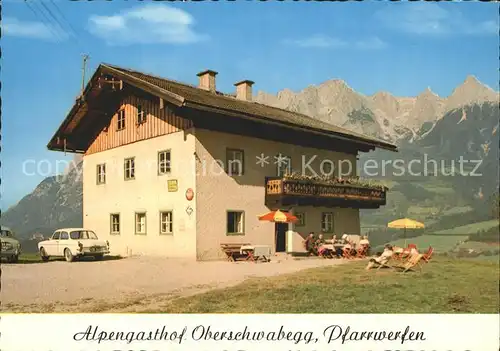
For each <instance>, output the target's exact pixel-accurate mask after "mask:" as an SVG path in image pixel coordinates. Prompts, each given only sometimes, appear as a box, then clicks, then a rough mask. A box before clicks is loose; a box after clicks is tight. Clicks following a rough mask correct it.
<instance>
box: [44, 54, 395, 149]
mask: <svg viewBox="0 0 500 351" xmlns="http://www.w3.org/2000/svg"><path fill="white" fill-rule="evenodd" d="M99 73H107V74H110V75H112V76H115V77H117V78H118V79H122V80H124V81H125V82H126V83H127V84H130V85H133V86H135V87H136V88H139V89H142V90H144V91H147V92H148V93H150V94H153V95H156V96H158V97H160V98H163V99H165V100H167V101H168V102H170V103H172V104H174V105H176V106H177V107H179V108H182V107H188V108H193V109H200V110H209V111H213V112H217V113H220V114H223V115H224V114H227V115H232V116H240V117H243V118H250V119H253V120H256V121H258V122H264V123H273V124H277V125H281V126H284V127H290V128H294V129H298V130H301V131H303V132H306V133H307V132H309V133H311V132H312V133H320V134H323V135H325V134H326V135H327V136H330V137H333V138H337V139H347V140H350V141H354V142H357V143H361V144H364V145H368V146H370V147H378V148H383V149H387V150H391V151H397V147H396V146H395V145H393V144H390V143H388V142H385V141H382V140H379V139H376V138H373V137H369V136H365V135H362V134H358V133H355V132H351V131H349V130H347V129H344V128H340V127H337V126H335V125H333V124H329V123H326V122H323V121H320V120H318V119H315V118H312V117H310V116H307V115H304V114H301V113H297V112H292V111H289V110H285V109H280V108H277V107H272V106H269V105H265V104H261V103H257V102H253V101H244V100H239V99H236V98H235V97H234V96H232V95H228V94H223V93H220V92H216V93H213V92H210V91H207V90H204V89H200V88H198V87H196V86H193V85H189V84H185V83H180V82H177V81H174V80H170V79H165V78H161V77H157V76H154V75H151V74H146V73H143V72H139V71H135V70H131V69H127V68H123V67H118V66H114V65H110V64H106V63H103V64H101V65H99V67H98V69H97V70H96V72H95V74H94V76H93V78H94V77H96V76H98V74H99ZM91 80H92V79H91ZM91 89H92V87H91V84H90V82H89V84H88V85H87V88H86V89H85V93H84V95H85V94H87V93H88V92H89V91H91ZM81 103H82V100H77V103H76V104H75V105H74V106H73V108H72V109H71V111H70V113H69V114H68V116H67V117H66V119H65V120H64V122H63V123H62V124H61V126H60V127H59V130H58V131H57V132H56V134H55V135H54V137H53V138H52V140H51V141H50V142H49V144H48V147H49V149H53V150H58V149H60V147H58V146H55V145H59V143H56V142H55V140H56V139H57V137H58V136H59V135H64V129H65V126H67V125H68V124H70V123H72V120H73V118H74V116H75V115H76V113H77V112H78V110H79V109H80V104H81ZM73 123H74V122H73Z"/></svg>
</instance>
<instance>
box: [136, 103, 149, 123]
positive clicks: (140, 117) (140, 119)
mask: <svg viewBox="0 0 500 351" xmlns="http://www.w3.org/2000/svg"><path fill="white" fill-rule="evenodd" d="M146 116H147V115H146V112H145V111H144V109H143V108H142V105H137V124H142V123H145V122H146Z"/></svg>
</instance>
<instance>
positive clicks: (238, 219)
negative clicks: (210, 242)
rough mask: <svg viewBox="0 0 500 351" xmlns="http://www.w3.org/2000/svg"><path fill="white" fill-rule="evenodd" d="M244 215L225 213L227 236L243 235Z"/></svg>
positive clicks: (234, 212) (241, 213) (240, 213)
mask: <svg viewBox="0 0 500 351" xmlns="http://www.w3.org/2000/svg"><path fill="white" fill-rule="evenodd" d="M244 223H245V213H244V212H243V211H228V212H227V235H237V234H241V235H244V234H245V228H244Z"/></svg>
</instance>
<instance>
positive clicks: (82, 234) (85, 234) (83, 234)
mask: <svg viewBox="0 0 500 351" xmlns="http://www.w3.org/2000/svg"><path fill="white" fill-rule="evenodd" d="M69 237H70V238H71V239H73V240H78V239H82V240H83V239H87V240H88V239H91V240H97V235H95V233H94V232H93V231H90V230H75V231H72V232H71V233H69Z"/></svg>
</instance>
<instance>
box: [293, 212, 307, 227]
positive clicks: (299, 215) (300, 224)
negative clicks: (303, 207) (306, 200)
mask: <svg viewBox="0 0 500 351" xmlns="http://www.w3.org/2000/svg"><path fill="white" fill-rule="evenodd" d="M293 215H294V216H295V217H297V219H298V220H297V222H295V226H296V227H304V226H305V225H306V214H305V213H304V212H295V213H294V214H293Z"/></svg>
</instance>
